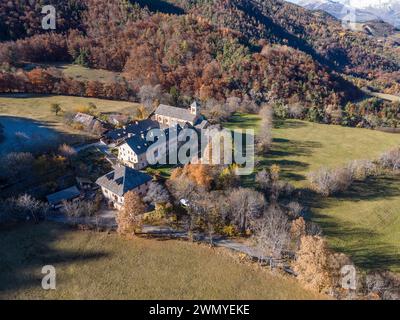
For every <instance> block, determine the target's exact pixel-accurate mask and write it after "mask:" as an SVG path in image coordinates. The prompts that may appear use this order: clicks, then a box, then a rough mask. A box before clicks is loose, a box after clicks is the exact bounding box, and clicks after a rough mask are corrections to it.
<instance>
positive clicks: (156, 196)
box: [143, 182, 170, 205]
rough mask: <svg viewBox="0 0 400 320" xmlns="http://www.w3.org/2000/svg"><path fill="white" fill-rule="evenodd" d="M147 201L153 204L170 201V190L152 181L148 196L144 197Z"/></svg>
mask: <svg viewBox="0 0 400 320" xmlns="http://www.w3.org/2000/svg"><path fill="white" fill-rule="evenodd" d="M143 200H144V201H145V202H148V203H151V204H153V205H155V204H160V203H164V204H165V203H168V202H169V200H170V197H169V192H168V190H167V189H166V188H164V187H163V186H162V185H161V184H160V183H158V182H151V183H150V186H149V190H148V191H147V194H146V196H145V197H144V198H143Z"/></svg>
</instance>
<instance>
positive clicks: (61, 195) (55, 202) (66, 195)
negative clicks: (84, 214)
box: [46, 186, 81, 209]
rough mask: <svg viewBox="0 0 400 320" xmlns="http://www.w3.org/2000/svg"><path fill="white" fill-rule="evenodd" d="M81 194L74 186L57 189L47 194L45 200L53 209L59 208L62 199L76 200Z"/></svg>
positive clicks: (61, 204)
mask: <svg viewBox="0 0 400 320" xmlns="http://www.w3.org/2000/svg"><path fill="white" fill-rule="evenodd" d="M80 196H81V192H80V191H79V190H78V188H77V187H76V186H73V187H70V188H67V189H64V190H61V191H58V192H56V193H52V194H50V195H48V196H47V197H46V198H47V201H48V202H49V204H50V206H51V207H52V208H53V209H60V208H61V207H62V206H63V202H64V201H77V200H78V199H79V198H80Z"/></svg>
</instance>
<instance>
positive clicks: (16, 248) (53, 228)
mask: <svg viewBox="0 0 400 320" xmlns="http://www.w3.org/2000/svg"><path fill="white" fill-rule="evenodd" d="M69 230H70V229H69V228H68V227H67V226H60V225H56V224H52V223H40V224H38V225H31V224H25V225H19V226H13V227H11V228H7V229H5V228H2V229H0V252H2V257H1V259H0V297H1V296H2V295H3V294H4V295H6V296H9V295H10V294H11V296H12V295H13V294H14V293H16V294H18V293H21V292H23V291H24V290H30V289H33V290H35V289H36V288H41V281H42V278H43V276H44V275H43V274H42V273H41V270H42V267H43V266H45V265H53V266H54V267H55V268H56V275H57V267H59V266H62V265H68V264H71V263H78V262H87V261H91V260H97V259H101V258H106V257H108V256H109V254H108V253H106V252H104V251H70V250H61V249H55V248H54V247H53V244H54V242H56V241H57V240H58V239H60V238H63V237H65V234H66V233H67V232H68V231H69ZM77 272H79V270H77ZM56 281H57V286H58V285H60V284H62V275H61V277H58V276H57V278H56Z"/></svg>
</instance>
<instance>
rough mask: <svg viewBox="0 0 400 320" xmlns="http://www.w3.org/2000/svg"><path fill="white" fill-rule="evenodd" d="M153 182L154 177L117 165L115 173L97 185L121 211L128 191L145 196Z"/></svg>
mask: <svg viewBox="0 0 400 320" xmlns="http://www.w3.org/2000/svg"><path fill="white" fill-rule="evenodd" d="M151 180H152V177H151V176H150V175H148V174H146V173H144V172H141V171H138V170H135V169H132V168H129V167H126V166H123V165H117V166H116V167H115V168H114V170H113V171H111V172H109V173H107V174H105V175H104V176H102V177H100V178H98V179H97V181H96V183H97V184H98V185H99V186H100V187H101V191H102V193H103V195H104V197H105V198H106V199H107V201H108V202H109V204H110V205H112V206H114V207H115V208H116V209H118V210H119V209H121V208H122V207H123V205H124V195H125V194H126V193H127V192H128V191H134V192H136V193H137V194H139V195H140V196H144V195H146V193H147V191H148V188H149V185H150V182H151Z"/></svg>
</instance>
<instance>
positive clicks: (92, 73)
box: [27, 63, 123, 82]
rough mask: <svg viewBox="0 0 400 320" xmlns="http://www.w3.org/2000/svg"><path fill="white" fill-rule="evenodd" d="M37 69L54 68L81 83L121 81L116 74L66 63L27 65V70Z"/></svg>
mask: <svg viewBox="0 0 400 320" xmlns="http://www.w3.org/2000/svg"><path fill="white" fill-rule="evenodd" d="M35 66H39V67H54V68H56V69H58V70H60V71H61V72H62V73H63V74H64V75H65V76H67V77H71V78H74V79H76V80H81V81H100V82H118V81H120V80H122V79H123V77H122V75H121V74H120V73H118V72H113V71H108V70H103V69H91V68H85V67H83V66H80V65H77V64H68V63H38V64H29V65H27V68H28V69H30V68H33V67H35Z"/></svg>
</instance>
